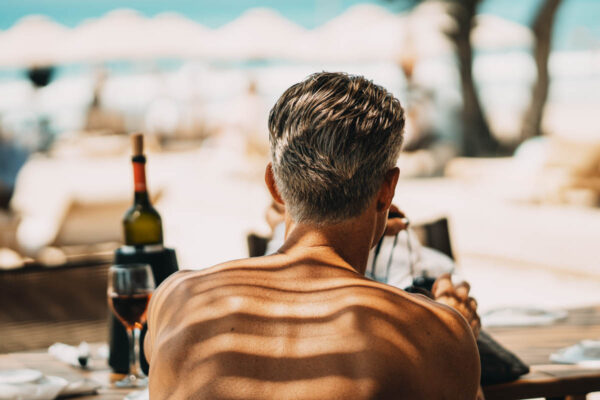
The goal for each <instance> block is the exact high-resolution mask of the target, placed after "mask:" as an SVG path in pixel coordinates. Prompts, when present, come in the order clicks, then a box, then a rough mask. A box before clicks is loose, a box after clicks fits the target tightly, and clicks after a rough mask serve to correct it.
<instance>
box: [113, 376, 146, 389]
mask: <svg viewBox="0 0 600 400" xmlns="http://www.w3.org/2000/svg"><path fill="white" fill-rule="evenodd" d="M115 386H116V387H118V388H145V387H147V386H148V378H146V377H143V376H136V375H127V376H126V377H125V378H123V379H121V380H120V381H116V382H115Z"/></svg>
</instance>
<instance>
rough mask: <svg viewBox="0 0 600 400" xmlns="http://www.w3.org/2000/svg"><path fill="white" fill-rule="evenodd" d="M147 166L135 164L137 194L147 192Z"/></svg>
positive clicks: (134, 179) (134, 173)
mask: <svg viewBox="0 0 600 400" xmlns="http://www.w3.org/2000/svg"><path fill="white" fill-rule="evenodd" d="M145 167H146V166H145V165H144V163H141V162H134V163H133V185H134V189H135V191H136V192H145V191H146V168H145Z"/></svg>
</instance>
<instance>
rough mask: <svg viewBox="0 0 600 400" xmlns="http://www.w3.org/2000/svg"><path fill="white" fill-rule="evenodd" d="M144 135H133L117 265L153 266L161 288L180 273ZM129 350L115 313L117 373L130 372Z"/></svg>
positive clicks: (112, 361)
mask: <svg viewBox="0 0 600 400" xmlns="http://www.w3.org/2000/svg"><path fill="white" fill-rule="evenodd" d="M143 140H144V138H143V136H142V134H134V135H133V136H132V144H133V156H132V159H131V161H132V164H133V180H134V193H135V194H134V200H133V205H132V206H131V208H130V209H129V210H127V212H126V213H125V215H124V216H123V234H124V241H125V246H122V247H120V248H119V249H117V250H116V251H115V257H114V263H115V264H139V263H142V264H149V265H150V266H151V267H152V273H153V275H154V281H155V282H156V285H159V284H160V283H161V282H162V281H163V280H165V279H166V278H167V277H168V276H169V275H171V274H172V273H174V272H176V271H177V269H178V266H177V257H176V255H175V251H174V250H173V249H168V248H165V247H163V233H162V221H161V218H160V215H159V213H158V212H157V211H156V210H155V209H154V207H152V203H151V202H150V197H149V196H148V187H147V184H146V170H145V167H146V157H145V156H144V142H143ZM146 330H147V327H146V325H145V324H144V328H143V329H142V331H141V335H140V365H141V367H142V371H144V373H146V374H147V373H148V368H149V366H148V363H147V361H146V357H145V356H144V352H143V345H144V337H145V335H146ZM128 349H129V347H128V339H127V333H126V331H125V327H124V326H123V324H122V323H121V322H120V321H119V320H118V319H117V317H115V316H114V315H113V314H112V313H111V315H110V319H109V358H108V364H109V365H110V366H111V368H112V369H113V371H114V372H117V373H127V371H128V370H129V350H128Z"/></svg>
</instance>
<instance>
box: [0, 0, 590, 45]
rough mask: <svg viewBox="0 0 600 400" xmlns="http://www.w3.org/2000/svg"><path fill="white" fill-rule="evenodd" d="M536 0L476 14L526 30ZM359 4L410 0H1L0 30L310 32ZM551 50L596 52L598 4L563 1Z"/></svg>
mask: <svg viewBox="0 0 600 400" xmlns="http://www.w3.org/2000/svg"><path fill="white" fill-rule="evenodd" d="M541 1H542V0H482V2H481V5H480V12H481V13H491V14H495V15H497V16H500V17H503V18H507V19H510V20H512V21H515V22H519V23H522V24H526V25H527V24H529V23H530V21H531V18H532V16H533V15H534V13H535V10H536V9H537V7H539V5H540V3H541ZM359 3H372V4H377V5H380V6H383V7H385V8H388V9H389V10H392V11H394V12H402V11H405V10H407V9H408V8H410V5H411V4H414V3H415V1H413V0H370V1H368V0H367V1H365V0H362V1H361V0H260V1H259V0H197V1H193V0H170V1H163V0H127V1H119V0H2V1H0V30H6V29H8V28H10V27H11V26H12V25H13V24H14V23H15V22H16V21H18V20H19V19H20V18H22V17H24V16H26V15H29V14H42V15H46V16H48V17H50V18H52V19H54V20H55V21H57V22H59V23H61V24H64V25H66V26H69V27H74V26H76V25H77V24H79V23H80V22H82V21H83V20H85V19H86V18H94V17H100V16H102V15H104V14H105V13H107V12H109V11H111V10H113V9H115V8H130V9H134V10H137V11H139V12H140V13H142V14H144V15H146V16H154V15H156V14H159V13H161V12H166V11H174V12H178V13H181V14H183V15H185V16H187V17H188V18H190V19H193V20H195V21H197V22H199V23H201V24H203V25H206V26H208V27H210V28H218V27H219V26H222V25H224V24H226V23H227V22H229V21H231V20H233V19H235V18H236V17H238V16H239V15H240V14H242V13H243V12H244V11H245V10H247V9H250V8H254V7H267V8H272V9H274V10H277V11H278V12H279V13H281V14H282V15H284V16H285V17H286V18H288V19H290V20H292V21H294V22H296V23H298V24H300V25H302V26H304V27H306V28H314V27H316V26H319V25H321V24H322V23H324V22H325V21H327V20H329V19H331V18H333V17H335V16H336V15H339V14H341V13H342V12H344V10H346V9H347V8H349V7H351V6H353V5H356V4H359ZM553 46H554V48H555V49H558V50H571V49H574V50H581V49H582V48H589V47H590V46H595V48H596V49H598V48H600V1H599V0H563V4H562V5H561V7H560V9H559V13H558V19H557V23H556V29H555V31H554V40H553Z"/></svg>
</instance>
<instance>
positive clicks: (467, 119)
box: [445, 0, 498, 156]
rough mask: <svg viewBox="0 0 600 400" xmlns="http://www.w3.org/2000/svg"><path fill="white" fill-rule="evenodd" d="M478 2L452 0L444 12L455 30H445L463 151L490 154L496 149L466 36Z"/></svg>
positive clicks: (474, 0)
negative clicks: (458, 96)
mask: <svg viewBox="0 0 600 400" xmlns="http://www.w3.org/2000/svg"><path fill="white" fill-rule="evenodd" d="M478 3H479V0H462V1H453V2H452V6H451V7H450V8H449V11H448V12H449V15H450V16H451V17H452V18H453V19H454V21H455V22H456V29H455V30H453V31H448V32H445V33H446V35H447V36H448V37H449V38H450V40H452V42H453V43H454V45H455V47H456V54H457V57H458V67H459V72H460V82H461V89H462V97H463V111H462V119H463V153H464V155H466V156H477V155H492V154H494V153H495V152H496V150H497V149H498V142H497V141H496V139H495V138H494V136H493V135H492V133H491V131H490V129H489V126H488V124H487V120H486V119H485V116H484V114H483V110H482V108H481V103H480V101H479V96H478V94H477V90H476V88H475V83H474V81H473V49H472V47H471V41H470V36H471V28H472V27H473V23H474V21H473V20H474V17H475V13H476V11H477V5H478Z"/></svg>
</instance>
